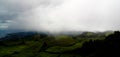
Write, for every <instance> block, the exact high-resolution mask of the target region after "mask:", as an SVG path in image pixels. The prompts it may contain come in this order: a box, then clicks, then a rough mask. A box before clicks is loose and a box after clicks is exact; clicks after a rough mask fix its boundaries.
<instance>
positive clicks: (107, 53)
mask: <svg viewBox="0 0 120 57" xmlns="http://www.w3.org/2000/svg"><path fill="white" fill-rule="evenodd" d="M119 49H120V32H119V31H116V32H114V33H113V34H110V35H108V36H106V34H105V33H92V32H85V33H83V34H80V35H77V36H70V35H69V36H67V35H62V36H52V35H46V34H37V33H36V34H28V35H26V36H24V37H23V36H22V37H21V36H18V35H17V36H16V34H12V36H9V39H8V36H7V39H5V38H3V39H1V41H0V57H120V55H119V53H120V50H119Z"/></svg>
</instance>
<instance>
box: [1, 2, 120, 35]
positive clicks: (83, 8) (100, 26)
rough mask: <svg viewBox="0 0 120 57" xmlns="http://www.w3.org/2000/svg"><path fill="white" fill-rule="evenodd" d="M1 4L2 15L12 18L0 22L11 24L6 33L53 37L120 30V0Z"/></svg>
mask: <svg viewBox="0 0 120 57" xmlns="http://www.w3.org/2000/svg"><path fill="white" fill-rule="evenodd" d="M1 3H3V8H2V7H0V8H1V9H4V11H3V10H0V12H2V15H3V14H4V16H8V14H9V15H10V16H11V15H12V16H11V17H9V18H6V19H1V20H9V22H6V23H7V24H8V25H6V26H7V27H5V28H6V29H12V30H14V29H15V30H16V29H18V30H27V31H42V32H52V33H53V32H67V31H107V30H120V1H119V0H17V1H16V0H10V1H7V0H3V1H2V2H1ZM0 15H1V14H0ZM5 28H4V29H5Z"/></svg>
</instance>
